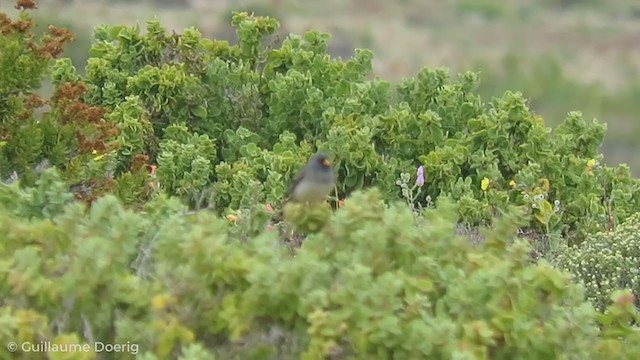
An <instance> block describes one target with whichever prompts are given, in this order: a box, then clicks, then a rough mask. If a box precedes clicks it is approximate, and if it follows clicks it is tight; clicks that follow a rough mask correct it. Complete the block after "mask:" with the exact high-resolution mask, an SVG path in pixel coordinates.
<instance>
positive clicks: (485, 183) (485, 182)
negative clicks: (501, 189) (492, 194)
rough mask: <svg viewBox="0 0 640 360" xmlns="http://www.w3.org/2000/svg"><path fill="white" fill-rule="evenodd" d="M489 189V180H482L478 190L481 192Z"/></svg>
mask: <svg viewBox="0 0 640 360" xmlns="http://www.w3.org/2000/svg"><path fill="white" fill-rule="evenodd" d="M488 188H489V179H487V178H486V177H485V178H482V182H481V183H480V189H482V191H487V189H488Z"/></svg>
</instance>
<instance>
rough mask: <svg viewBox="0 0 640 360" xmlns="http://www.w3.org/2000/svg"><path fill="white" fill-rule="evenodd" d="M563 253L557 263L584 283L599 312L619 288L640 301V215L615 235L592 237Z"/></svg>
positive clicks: (629, 221)
mask: <svg viewBox="0 0 640 360" xmlns="http://www.w3.org/2000/svg"><path fill="white" fill-rule="evenodd" d="M562 250H563V251H561V253H560V254H558V256H557V257H556V258H555V259H554V261H555V262H556V264H557V266H558V267H560V268H562V269H564V270H567V271H569V272H571V273H573V274H575V276H576V278H577V280H578V281H581V282H583V283H584V285H585V286H586V294H587V298H588V299H589V300H591V301H592V302H593V304H594V306H595V307H596V309H598V310H604V308H605V307H606V304H607V302H608V299H609V296H610V295H611V293H612V292H613V291H615V290H619V289H631V290H632V291H633V293H634V294H635V295H636V296H637V297H638V299H640V214H634V215H632V216H630V217H629V218H628V219H627V220H626V221H625V222H624V223H623V224H621V225H620V226H619V227H618V228H617V229H616V230H615V231H613V232H601V233H598V234H595V235H592V236H590V237H589V238H588V239H587V240H586V241H585V242H584V243H582V244H580V245H578V246H575V247H566V246H565V247H563V249H562ZM637 305H638V306H640V301H638V303H637Z"/></svg>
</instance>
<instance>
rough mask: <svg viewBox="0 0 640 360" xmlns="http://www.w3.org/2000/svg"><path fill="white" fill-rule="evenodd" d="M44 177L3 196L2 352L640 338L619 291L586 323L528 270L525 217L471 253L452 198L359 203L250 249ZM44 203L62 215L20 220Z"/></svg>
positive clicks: (303, 348)
mask: <svg viewBox="0 0 640 360" xmlns="http://www.w3.org/2000/svg"><path fill="white" fill-rule="evenodd" d="M45 174H46V177H47V179H49V180H48V181H49V184H48V186H46V187H45V186H44V185H43V186H41V187H39V188H34V189H33V190H31V191H30V192H25V191H22V190H19V189H17V185H16V184H14V185H11V186H9V185H0V195H1V197H2V198H8V197H12V198H15V200H14V201H13V202H6V203H5V202H3V203H2V204H3V205H2V207H1V208H0V228H1V229H2V231H3V234H5V241H4V242H3V243H2V246H0V259H2V261H0V278H2V279H3V281H2V282H0V284H1V285H0V293H1V294H2V296H3V304H2V307H1V308H0V311H1V312H2V313H3V317H2V318H3V327H4V329H5V331H4V332H2V334H0V337H1V338H2V341H3V342H5V343H6V342H9V341H19V342H27V341H30V342H35V341H51V342H54V343H58V344H59V343H76V344H78V343H80V344H82V343H87V344H92V343H93V341H101V342H104V343H112V344H113V343H120V344H127V343H129V344H130V346H133V345H134V344H135V345H137V346H138V348H137V349H138V350H137V351H139V353H138V355H139V356H140V355H143V356H144V358H149V359H162V358H176V357H177V356H179V355H180V354H182V355H183V356H187V354H190V355H188V356H191V357H186V358H207V359H210V358H232V357H233V358H242V359H250V358H256V359H265V358H278V359H297V358H302V359H321V358H326V357H327V356H329V355H331V354H333V356H336V357H340V358H345V357H347V356H349V355H350V356H354V357H356V358H363V359H364V358H367V359H386V358H389V357H391V358H452V357H464V358H470V359H476V358H477V359H488V358H493V359H511V358H523V359H541V358H555V357H562V358H568V359H574V358H575V359H586V358H598V357H597V356H596V355H597V354H598V353H599V352H604V351H605V350H606V351H609V352H607V353H606V354H607V355H610V356H614V355H615V356H625V355H626V356H629V357H630V358H632V356H637V355H638V354H640V352H639V351H638V350H639V349H638V348H637V346H636V347H635V348H634V347H630V346H627V347H621V344H625V342H627V341H631V340H633V339H634V336H637V332H635V330H632V329H631V330H630V329H627V328H626V327H625V326H626V325H625V324H627V323H628V321H629V318H632V317H634V316H637V314H636V313H635V312H634V311H633V309H629V308H628V306H627V305H628V304H627V301H628V299H629V296H628V295H627V294H625V293H621V294H618V295H616V294H614V295H615V297H614V300H615V301H616V303H614V305H613V307H612V308H611V309H612V312H611V314H609V315H607V316H605V317H603V318H602V319H597V318H596V313H595V311H594V310H593V308H592V306H591V305H590V304H589V303H588V302H586V301H585V300H584V295H583V293H582V288H581V287H580V286H579V285H575V284H572V283H571V282H570V281H569V280H570V277H569V275H568V274H566V273H562V272H560V271H559V270H556V269H554V268H552V267H551V266H550V265H549V264H547V263H545V262H541V263H539V264H533V263H531V261H530V260H529V258H528V253H529V251H530V246H529V245H528V244H527V242H526V241H523V240H517V241H516V242H515V243H513V244H512V245H508V243H510V240H511V238H512V236H513V234H515V229H516V225H517V224H518V223H521V222H522V221H523V219H522V218H521V217H519V216H506V217H504V218H503V219H502V220H500V221H497V222H496V224H495V226H494V230H493V231H491V232H486V233H485V237H486V241H485V242H484V244H483V245H481V246H472V245H471V244H470V242H469V241H468V239H466V238H461V237H457V236H455V224H456V220H457V216H456V209H455V207H452V206H451V204H450V203H448V202H443V203H441V204H438V205H437V207H436V208H435V209H431V210H429V211H427V212H426V213H425V217H424V220H423V222H421V223H419V224H418V225H416V224H415V220H414V217H413V215H412V214H411V212H410V210H409V209H408V208H407V207H406V205H400V204H398V205H391V206H387V205H385V204H384V203H383V202H382V197H381V195H380V193H379V191H376V190H370V191H367V192H356V193H354V194H353V196H352V197H351V198H350V199H348V200H347V201H346V203H345V205H344V206H343V207H341V208H340V209H338V211H336V212H335V213H334V214H333V215H331V217H330V219H328V222H327V224H326V225H325V226H324V227H323V229H322V230H321V231H319V232H317V233H315V234H313V235H310V236H309V237H308V238H307V239H306V240H305V243H304V244H303V246H302V248H301V249H299V250H298V251H297V253H296V256H295V257H291V256H290V255H289V251H288V250H287V249H286V247H284V246H282V245H280V244H278V239H277V236H276V233H275V232H269V231H260V232H258V233H257V236H255V237H252V238H251V239H249V240H250V241H244V240H246V239H243V238H239V237H237V235H235V234H237V232H236V230H235V229H236V228H237V227H239V226H244V227H247V226H251V224H244V225H242V224H240V223H236V224H231V223H229V222H227V221H224V220H222V219H220V218H218V217H216V216H215V215H214V214H212V213H210V212H199V213H196V214H195V215H192V216H189V215H185V214H184V210H185V208H184V207H183V206H181V205H180V204H179V203H178V202H177V201H176V200H172V199H169V198H166V197H165V196H159V197H157V198H155V199H154V200H152V201H150V202H149V203H147V205H146V206H145V208H144V211H143V212H134V211H131V210H127V209H125V208H123V206H122V204H121V203H119V202H118V200H117V199H115V198H114V197H113V196H111V195H107V196H105V197H102V198H100V199H98V200H96V201H95V202H94V203H93V204H92V206H91V208H90V209H89V208H86V205H84V204H82V203H78V202H74V203H70V204H66V203H67V201H68V195H67V192H66V191H65V189H64V187H61V186H60V185H62V184H63V182H61V181H60V178H59V176H58V175H57V172H56V171H52V170H47V171H46V172H45ZM44 198H47V199H48V203H51V204H61V205H57V206H62V207H59V208H58V209H59V210H58V211H56V213H55V214H51V213H50V211H48V212H42V213H41V214H40V215H39V216H34V212H33V210H25V209H32V208H33V207H34V206H36V205H37V204H40V203H41V202H42V200H38V199H44ZM64 204H66V205H64ZM510 214H511V213H510ZM512 214H514V215H517V213H512ZM30 218H31V219H30ZM597 320H599V321H600V323H601V324H607V326H606V329H608V330H607V331H608V332H607V333H602V335H603V338H602V339H599V338H598V334H599V330H598V327H597V326H596V324H597ZM625 329H626V330H625ZM603 349H604V350H603ZM611 349H613V350H611ZM0 351H1V352H2V353H1V354H2V356H3V357H6V356H9V353H8V352H6V351H7V350H5V347H2V349H0ZM132 351H134V349H133V348H132V347H129V348H128V350H126V351H123V352H121V353H113V354H112V355H113V357H114V358H118V359H120V358H122V359H125V358H130V355H131V352H132ZM612 351H613V352H612ZM21 355H24V356H25V357H24V358H27V357H26V356H28V355H29V354H26V353H25V354H22V353H20V352H18V353H13V354H12V355H11V356H12V358H16V357H15V356H21ZM91 355H92V354H91V353H82V354H77V356H78V357H77V358H81V356H84V357H82V358H87V359H88V358H92V357H91ZM74 358H75V357H74ZM601 358H603V359H604V358H605V357H601Z"/></svg>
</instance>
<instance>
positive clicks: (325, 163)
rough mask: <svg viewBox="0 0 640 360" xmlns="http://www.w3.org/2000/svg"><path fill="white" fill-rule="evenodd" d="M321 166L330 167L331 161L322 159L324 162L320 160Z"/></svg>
mask: <svg viewBox="0 0 640 360" xmlns="http://www.w3.org/2000/svg"><path fill="white" fill-rule="evenodd" d="M322 165H324V166H331V160H329V159H324V160H322Z"/></svg>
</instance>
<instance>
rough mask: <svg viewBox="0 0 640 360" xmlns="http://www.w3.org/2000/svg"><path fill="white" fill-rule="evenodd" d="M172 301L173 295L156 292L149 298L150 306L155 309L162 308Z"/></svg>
mask: <svg viewBox="0 0 640 360" xmlns="http://www.w3.org/2000/svg"><path fill="white" fill-rule="evenodd" d="M173 303H174V299H173V297H172V296H171V295H168V294H158V295H156V296H154V297H153V298H152V299H151V307H152V308H153V309H155V310H163V309H165V308H167V306H169V305H172V304H173Z"/></svg>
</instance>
